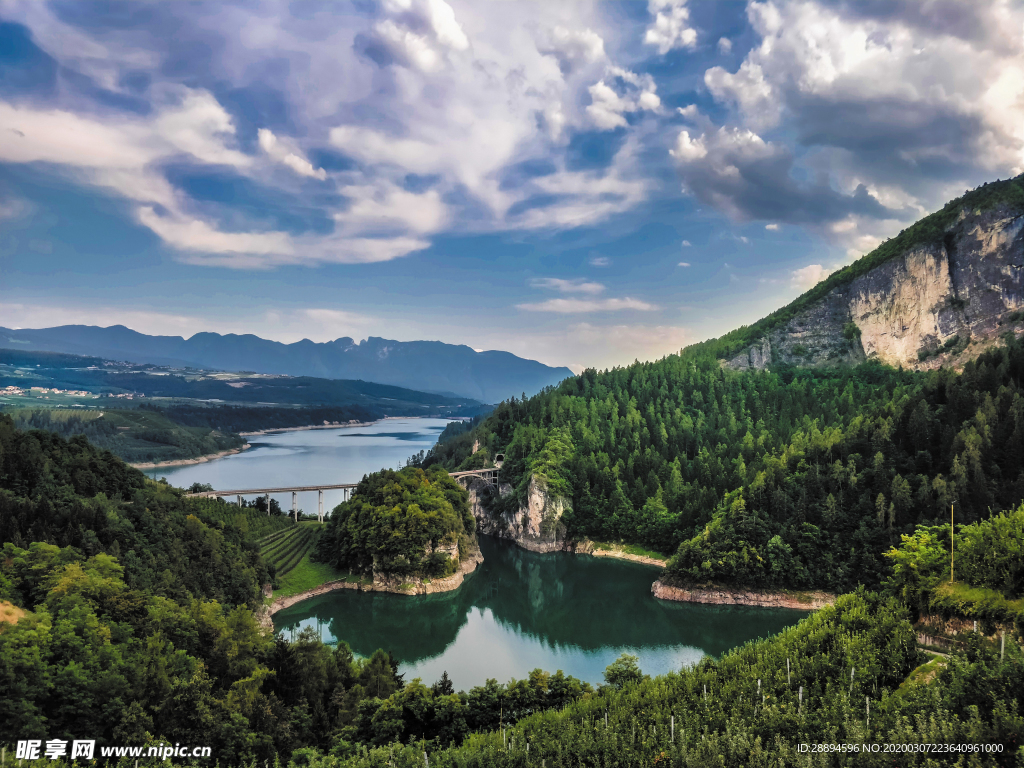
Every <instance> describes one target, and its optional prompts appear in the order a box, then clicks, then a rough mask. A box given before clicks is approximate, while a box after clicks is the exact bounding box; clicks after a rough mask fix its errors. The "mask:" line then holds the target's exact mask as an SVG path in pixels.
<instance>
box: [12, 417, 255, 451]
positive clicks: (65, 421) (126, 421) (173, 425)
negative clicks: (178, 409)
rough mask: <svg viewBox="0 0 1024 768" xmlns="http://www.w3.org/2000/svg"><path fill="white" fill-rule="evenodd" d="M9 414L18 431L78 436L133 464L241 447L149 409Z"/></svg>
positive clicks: (230, 436) (230, 435)
mask: <svg viewBox="0 0 1024 768" xmlns="http://www.w3.org/2000/svg"><path fill="white" fill-rule="evenodd" d="M209 410H211V411H214V410H215V409H212V408H211V409H209ZM9 415H10V417H11V418H12V419H13V420H14V424H15V426H17V427H18V428H19V429H44V430H46V431H47V432H52V433H54V434H56V435H60V436H61V437H64V438H71V437H74V436H75V435H84V436H85V437H86V439H88V440H89V442H90V443H91V444H92V445H95V446H96V447H98V448H103V449H105V450H108V451H110V452H111V453H113V454H115V455H117V456H118V457H119V458H121V459H124V460H125V461H128V462H134V463H141V462H147V461H154V462H155V461H174V460H178V459H194V458H196V457H198V456H205V455H209V454H213V453H219V452H220V451H227V450H232V449H238V448H241V447H242V446H243V445H245V439H244V438H242V437H240V436H239V435H237V434H235V433H234V432H232V431H228V430H224V431H221V430H220V429H218V428H216V427H212V426H210V425H208V424H202V423H200V424H189V423H182V421H179V420H172V419H170V418H168V417H167V416H166V415H164V414H163V413H160V412H158V411H154V410H153V409H144V408H138V409H134V408H133V409H104V410H102V411H96V410H88V411H83V410H78V411H71V410H54V409H45V408H25V409H18V410H12V411H9Z"/></svg>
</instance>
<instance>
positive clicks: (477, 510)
mask: <svg viewBox="0 0 1024 768" xmlns="http://www.w3.org/2000/svg"><path fill="white" fill-rule="evenodd" d="M497 492H498V493H500V495H501V496H502V497H506V496H508V495H509V494H510V493H512V486H510V485H507V484H502V485H501V486H499V488H498V491H497ZM493 493H495V491H494V488H493V486H488V485H487V484H486V483H484V482H483V481H482V480H473V481H472V482H471V483H470V485H469V505H470V509H471V510H472V512H473V516H474V517H475V518H476V526H477V531H478V532H479V533H483V534H487V535H489V536H498V537H500V538H503V539H511V540H512V541H514V542H516V544H518V545H519V546H521V547H523V548H524V549H529V550H532V551H534V552H555V551H558V550H562V549H565V548H566V546H567V545H566V541H565V526H564V525H563V524H562V521H561V519H562V515H563V514H564V513H565V511H566V510H567V509H569V506H570V504H569V501H568V500H567V499H563V498H561V497H553V496H551V495H550V494H549V493H548V490H547V486H546V485H545V483H544V482H543V480H539V479H538V478H537V477H531V478H530V485H529V488H528V490H527V496H526V504H525V505H520V507H519V508H518V509H516V510H514V511H513V512H511V513H501V514H496V513H494V512H492V511H491V510H490V509H488V505H487V503H486V501H485V498H484V497H485V495H486V494H493Z"/></svg>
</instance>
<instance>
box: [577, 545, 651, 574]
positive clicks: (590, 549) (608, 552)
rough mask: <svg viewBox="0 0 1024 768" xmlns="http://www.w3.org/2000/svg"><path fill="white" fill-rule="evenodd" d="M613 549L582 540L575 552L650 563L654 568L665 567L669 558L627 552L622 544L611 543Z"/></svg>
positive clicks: (643, 563) (642, 563) (645, 563)
mask: <svg viewBox="0 0 1024 768" xmlns="http://www.w3.org/2000/svg"><path fill="white" fill-rule="evenodd" d="M611 547H612V548H611V549H599V548H598V547H597V545H596V544H594V542H592V541H581V542H580V543H579V544H578V545H577V546H576V548H575V549H573V553H574V554H577V555H593V556H594V557H610V558H612V559H614V560H626V561H628V562H631V563H640V564H641V565H650V566H652V567H654V568H665V566H666V565H667V564H668V560H667V559H665V560H659V559H657V558H655V557H648V556H647V555H634V554H632V553H630V552H626V551H625V550H624V549H623V548H622V547H621V546H618V545H615V544H613V545H611Z"/></svg>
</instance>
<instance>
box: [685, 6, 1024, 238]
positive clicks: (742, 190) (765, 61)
mask: <svg viewBox="0 0 1024 768" xmlns="http://www.w3.org/2000/svg"><path fill="white" fill-rule="evenodd" d="M747 14H748V19H749V21H750V23H751V26H752V27H753V29H754V31H755V32H756V33H757V34H758V35H759V37H760V38H761V42H760V44H759V45H756V46H755V47H754V48H753V49H752V50H751V51H750V52H749V53H748V55H747V56H746V57H745V59H744V60H743V62H742V63H741V64H740V66H739V67H738V68H737V69H736V70H735V71H732V72H730V71H728V70H726V69H724V68H722V67H712V68H710V69H709V70H707V72H706V73H705V76H704V82H705V85H706V86H707V88H708V90H709V92H710V93H711V94H712V96H713V97H714V98H715V100H716V101H718V102H719V103H721V104H722V105H724V106H727V107H731V108H732V109H733V110H734V114H735V116H736V118H737V122H738V123H739V124H738V125H730V124H729V123H728V122H727V123H726V124H725V125H722V126H718V127H708V126H699V128H700V130H699V131H698V132H697V135H696V138H694V136H690V135H688V136H687V137H685V139H684V140H682V141H681V142H677V148H676V152H677V155H678V157H679V159H680V161H681V164H683V165H685V166H687V169H686V170H684V172H683V178H684V181H685V182H686V185H687V188H688V189H689V190H691V191H693V192H694V193H695V194H697V195H698V197H701V198H702V199H703V200H704V201H706V202H708V203H711V204H714V205H715V206H716V207H718V208H720V209H721V210H725V211H727V212H728V213H729V214H730V215H731V216H734V217H738V218H755V219H756V218H774V219H778V220H779V221H782V222H792V223H801V224H811V225H813V226H816V227H818V228H819V230H820V231H821V232H823V233H826V234H829V233H831V232H832V229H831V225H832V224H833V223H835V222H839V221H854V223H855V226H854V227H853V229H851V230H848V231H846V232H845V233H844V234H843V236H842V239H845V240H846V241H847V242H853V240H855V239H857V238H863V237H864V235H865V234H869V235H870V237H871V238H877V236H878V235H879V234H882V233H886V234H891V233H892V230H893V229H898V228H899V227H900V226H905V224H904V223H903V222H906V221H907V220H909V219H914V218H917V217H918V216H920V215H921V214H922V213H925V212H927V211H929V210H933V209H934V208H936V207H938V206H939V205H941V204H942V203H943V202H945V200H947V199H949V197H951V196H953V195H955V194H958V193H960V192H962V190H963V189H964V188H965V187H970V186H974V185H975V184H976V183H978V182H980V181H982V180H985V179H987V178H991V177H993V176H1005V175H1011V174H1015V173H1019V172H1020V171H1021V170H1024V36H1022V35H1021V34H1020V30H1021V29H1022V27H1024V7H1022V6H1020V5H1019V4H1010V3H1001V2H993V3H958V2H952V1H951V0H936V2H929V3H916V2H886V3H860V2H840V3H834V4H825V3H820V2H763V3H760V2H752V3H750V4H749V6H748V10H747ZM776 130H777V131H778V136H779V138H775V137H772V139H771V140H762V138H761V137H762V136H767V135H770V132H772V131H776ZM783 137H784V138H783ZM697 139H700V140H701V145H702V146H704V147H705V148H706V149H707V151H708V159H704V156H701V157H700V158H696V157H694V155H695V153H696V152H697V151H699V150H698V149H697V148H695V147H692V146H691V143H692V142H694V141H696V140H697ZM740 145H743V146H745V149H744V150H741V149H740ZM698 166H700V167H703V169H704V170H703V171H700V172H697V171H696V167H698ZM766 173H767V174H770V176H771V178H770V179H769V178H768V176H766V175H765V174H766ZM797 177H801V178H806V179H808V181H807V182H804V183H797V182H795V181H793V179H794V178H797ZM702 182H710V183H711V185H712V188H711V189H708V190H706V191H704V192H699V191H698V185H699V184H700V183H702ZM754 183H760V184H765V186H762V187H761V189H762V190H763V191H764V192H765V193H767V194H768V195H770V196H773V197H775V198H776V199H777V200H778V201H779V203H780V204H781V205H780V207H781V208H784V209H787V210H790V211H793V214H792V215H788V216H787V215H778V216H775V215H772V213H771V211H772V209H773V208H774V207H775V206H774V205H772V204H771V203H770V202H769V201H768V200H766V199H764V198H763V197H762V195H761V194H760V193H759V192H758V191H757V190H755V189H753V188H752V187H751V185H752V184H754ZM815 198H819V199H818V200H815ZM882 221H885V222H886V223H885V224H884V225H883V224H881V223H880V222H882Z"/></svg>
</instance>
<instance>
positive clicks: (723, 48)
mask: <svg viewBox="0 0 1024 768" xmlns="http://www.w3.org/2000/svg"><path fill="white" fill-rule="evenodd" d="M718 52H719V53H722V54H725V53H732V40H730V39H729V38H728V37H720V38H719V39H718Z"/></svg>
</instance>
